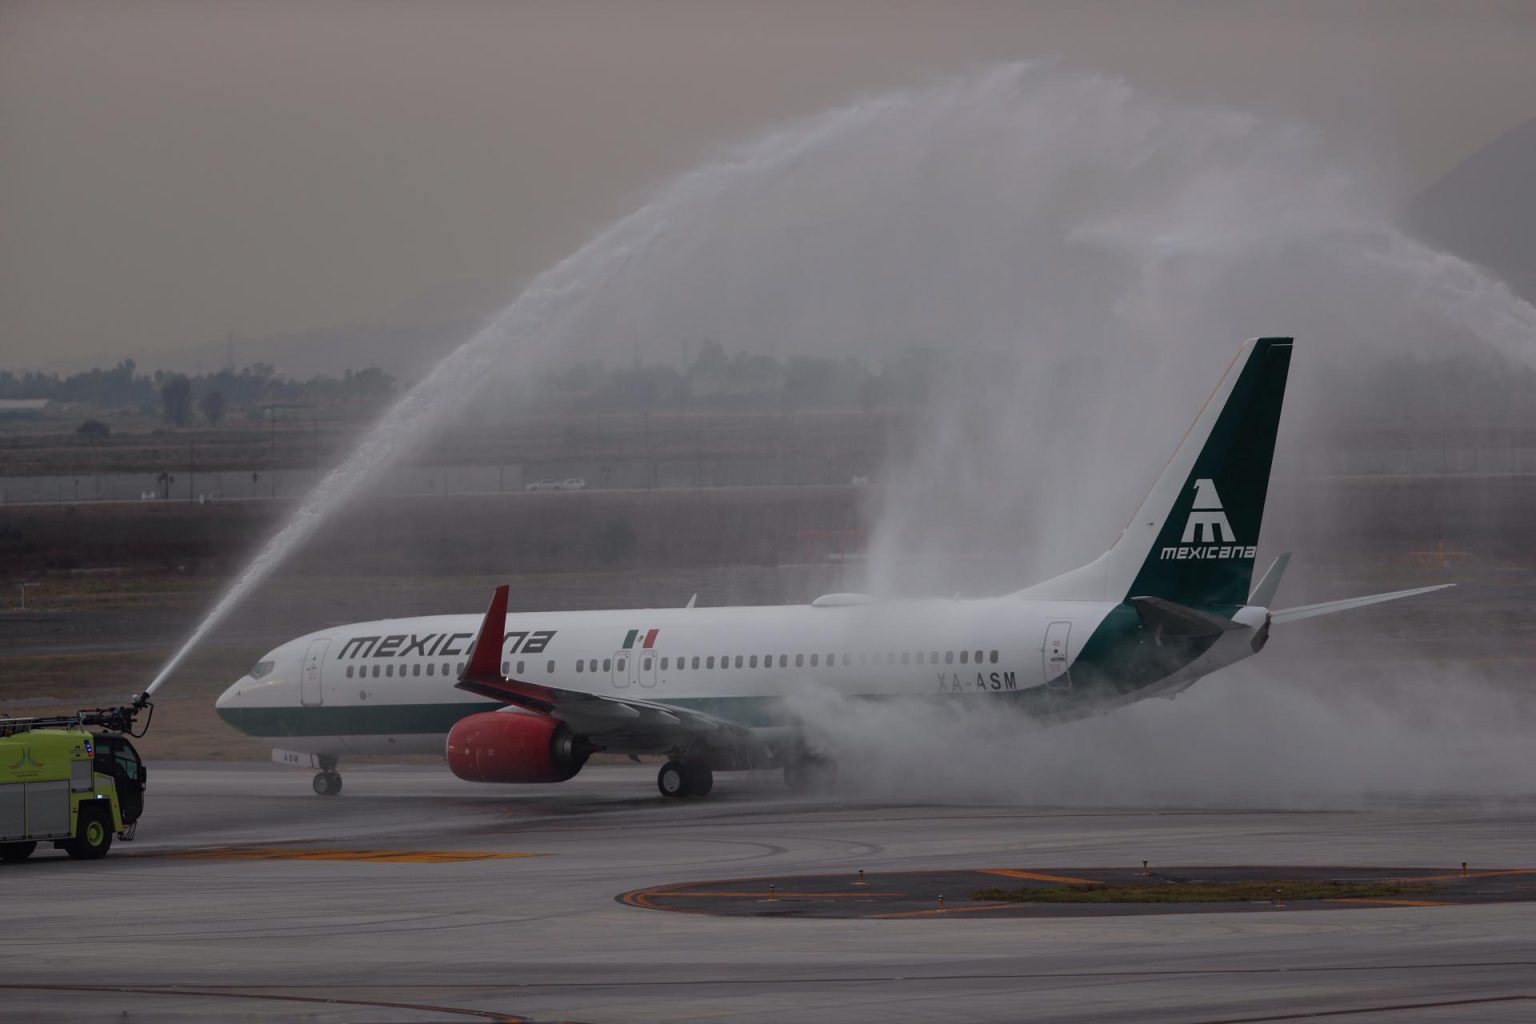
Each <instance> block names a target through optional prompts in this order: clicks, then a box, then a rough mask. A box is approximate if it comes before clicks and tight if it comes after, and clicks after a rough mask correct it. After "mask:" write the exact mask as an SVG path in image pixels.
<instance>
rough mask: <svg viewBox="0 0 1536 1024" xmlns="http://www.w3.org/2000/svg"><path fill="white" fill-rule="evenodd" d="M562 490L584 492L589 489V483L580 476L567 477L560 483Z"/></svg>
mask: <svg viewBox="0 0 1536 1024" xmlns="http://www.w3.org/2000/svg"><path fill="white" fill-rule="evenodd" d="M560 489H561V490H562V491H584V490H586V489H587V482H586V481H585V480H583V479H582V478H581V477H579V476H573V477H567V478H566V479H564V480H562V481H560Z"/></svg>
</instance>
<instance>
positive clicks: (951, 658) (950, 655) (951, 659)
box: [944, 651, 955, 665]
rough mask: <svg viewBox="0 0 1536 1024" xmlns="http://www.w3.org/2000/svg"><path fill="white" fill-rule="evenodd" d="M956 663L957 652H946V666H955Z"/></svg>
mask: <svg viewBox="0 0 1536 1024" xmlns="http://www.w3.org/2000/svg"><path fill="white" fill-rule="evenodd" d="M954 663H955V652H954V651H945V652H944V664H946V665H953V664H954Z"/></svg>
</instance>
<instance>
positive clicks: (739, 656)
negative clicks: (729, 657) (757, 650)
mask: <svg viewBox="0 0 1536 1024" xmlns="http://www.w3.org/2000/svg"><path fill="white" fill-rule="evenodd" d="M736 667H737V668H741V655H739V654H738V655H736Z"/></svg>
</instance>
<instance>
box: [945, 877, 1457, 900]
mask: <svg viewBox="0 0 1536 1024" xmlns="http://www.w3.org/2000/svg"><path fill="white" fill-rule="evenodd" d="M1433 888H1434V887H1433V886H1430V885H1426V884H1423V883H1408V882H1393V881H1364V882H1338V881H1330V880H1326V879H1324V880H1318V881H1306V880H1296V879H1278V878H1277V879H1268V880H1261V881H1256V882H1255V881H1249V882H1159V883H1154V884H1148V885H1070V886H1067V885H1063V886H1050V887H1044V886H1041V887H1035V886H1021V887H1019V888H1009V889H1003V888H998V889H982V890H981V891H979V892H977V893H976V894H975V895H973V896H972V897H971V899H973V900H982V901H985V902H988V903H1254V902H1268V901H1269V900H1271V899H1272V898H1273V897H1274V895H1275V892H1276V890H1278V891H1279V892H1280V894H1281V895H1282V896H1283V897H1284V898H1285V900H1286V902H1291V901H1293V900H1339V899H1390V898H1392V897H1394V896H1411V895H1419V894H1422V893H1427V892H1431V891H1432V890H1433Z"/></svg>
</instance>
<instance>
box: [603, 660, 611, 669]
mask: <svg viewBox="0 0 1536 1024" xmlns="http://www.w3.org/2000/svg"><path fill="white" fill-rule="evenodd" d="M603 671H604V672H612V671H613V659H612V658H604V659H603Z"/></svg>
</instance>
